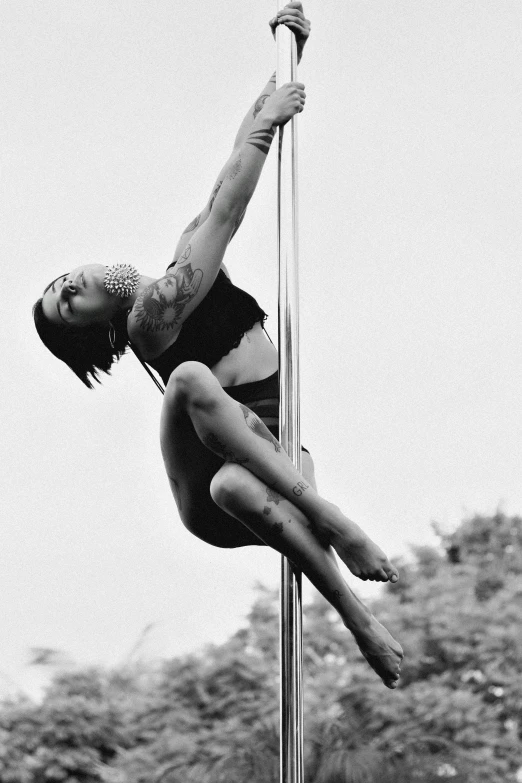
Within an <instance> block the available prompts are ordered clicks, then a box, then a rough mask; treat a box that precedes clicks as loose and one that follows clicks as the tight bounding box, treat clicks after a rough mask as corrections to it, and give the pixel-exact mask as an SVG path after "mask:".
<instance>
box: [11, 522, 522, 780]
mask: <svg viewBox="0 0 522 783" xmlns="http://www.w3.org/2000/svg"><path fill="white" fill-rule="evenodd" d="M439 539H440V547H439V548H433V547H417V548H415V549H413V550H412V553H411V557H410V558H408V560H405V561H404V562H403V563H402V567H401V580H400V582H399V583H398V584H397V585H394V586H386V587H385V588H384V590H383V592H382V595H381V598H380V599H379V600H378V601H376V602H375V604H374V606H373V609H374V612H375V614H376V615H377V616H378V617H379V619H380V620H381V621H382V622H383V623H384V624H385V625H386V626H387V627H388V628H389V629H390V630H391V631H392V633H393V634H394V635H396V636H397V638H398V639H399V640H400V641H401V643H402V644H403V647H404V648H405V653H406V658H405V663H404V667H403V676H402V680H401V686H400V687H399V689H397V690H396V691H389V690H387V689H385V688H384V687H383V685H382V683H381V682H380V680H379V679H378V677H377V676H376V675H375V674H374V672H372V671H371V670H370V669H369V668H368V666H367V664H366V662H365V661H364V660H363V658H362V656H361V654H360V652H359V651H358V649H357V647H356V645H355V644H354V642H353V640H352V639H351V637H350V635H349V634H348V633H347V631H346V629H345V628H344V627H343V625H342V623H341V622H340V620H339V618H338V617H337V615H336V614H335V612H334V611H333V610H332V609H331V607H330V606H329V604H327V603H326V601H324V600H323V599H322V598H320V597H318V598H317V599H316V600H315V601H314V602H313V603H312V604H311V605H309V606H307V607H306V608H305V623H304V627H305V633H304V666H305V683H306V689H305V738H306V758H305V770H306V776H307V781H308V783H388V782H389V783H391V781H397V780H400V781H401V783H415V781H423V782H424V783H425V782H426V781H427V782H428V783H435V781H440V780H441V779H444V778H451V780H452V781H453V782H454V783H471V782H472V781H473V783H505V782H506V781H516V783H520V779H522V778H521V775H520V770H521V769H522V751H521V743H520V740H521V738H522V680H521V678H520V671H521V669H522V636H521V634H520V630H519V629H520V627H521V624H522V600H521V599H522V585H521V583H520V573H521V572H522V520H521V519H520V518H519V517H512V518H508V517H506V516H504V515H503V514H501V513H500V512H499V513H497V514H495V515H494V516H492V517H484V516H476V517H473V518H472V519H469V520H465V521H464V522H463V523H462V524H461V525H460V526H459V528H458V529H457V530H456V531H455V532H454V533H452V534H451V535H448V534H444V535H443V534H442V533H441V532H440V531H439ZM277 613H278V608H277V598H276V596H275V594H274V593H272V592H271V591H267V590H263V589H260V593H259V597H258V600H257V601H256V603H255V605H254V607H253V608H252V610H251V612H250V615H249V617H248V622H247V625H246V626H245V628H242V629H241V630H239V631H238V632H237V633H235V634H234V635H233V636H232V637H231V638H230V639H229V640H228V641H227V642H226V643H225V644H222V645H215V646H211V647H208V648H207V649H206V650H204V651H202V652H201V653H199V654H197V655H195V654H193V655H189V656H184V657H181V658H176V659H173V660H170V661H167V662H164V663H163V664H162V665H161V666H152V665H149V666H145V665H144V664H138V663H134V664H132V665H131V664H130V663H129V664H128V665H126V666H123V667H120V668H119V669H117V670H114V671H101V670H99V669H86V670H82V671H67V672H64V673H62V674H61V675H59V676H57V677H55V678H54V680H53V682H52V684H51V686H50V688H49V689H48V691H47V693H46V695H45V697H44V699H43V701H42V703H41V704H39V705H36V704H33V703H31V702H29V701H28V700H24V699H20V700H19V701H17V702H10V703H4V705H3V706H2V708H1V709H0V783H43V782H44V781H45V783H55V782H56V783H57V782H58V781H67V782H68V783H69V782H70V783H98V782H101V781H104V782H105V783H191V781H194V782H195V781H197V783H207V781H208V783H210V782H212V783H244V781H245V780H248V781H249V783H277V780H278V751H279V748H278V744H279V743H278V732H279V718H278V676H279V675H278V663H277V656H278V619H277Z"/></svg>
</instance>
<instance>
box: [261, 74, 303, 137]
mask: <svg viewBox="0 0 522 783" xmlns="http://www.w3.org/2000/svg"><path fill="white" fill-rule="evenodd" d="M305 101H306V93H305V86H304V84H302V82H288V84H283V86H282V87H280V88H279V89H278V90H276V91H275V92H273V93H272V95H271V96H270V97H269V98H268V100H267V101H266V102H265V105H264V106H263V109H262V110H261V113H260V115H259V116H260V117H261V116H262V117H263V118H264V119H266V120H268V121H269V122H271V124H272V126H274V125H284V124H285V123H287V122H288V120H290V119H291V118H292V117H293V116H294V115H295V114H297V113H299V112H302V111H303V109H304V106H305Z"/></svg>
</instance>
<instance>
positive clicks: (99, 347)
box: [33, 299, 129, 389]
mask: <svg viewBox="0 0 522 783" xmlns="http://www.w3.org/2000/svg"><path fill="white" fill-rule="evenodd" d="M42 302H43V299H39V300H38V301H37V302H36V304H35V305H34V307H33V317H34V324H35V326H36V331H37V332H38V335H39V336H40V339H41V340H42V342H43V344H44V345H45V347H46V348H48V349H49V350H50V351H51V353H52V354H53V355H54V356H56V357H57V358H58V359H61V360H62V362H65V364H66V365H67V366H68V367H70V368H71V370H72V371H73V372H74V373H75V374H76V375H77V376H78V378H79V379H80V380H81V381H82V383H84V384H85V385H86V386H87V387H88V388H89V389H93V388H94V386H93V383H92V381H93V380H95V381H97V382H98V383H101V380H100V379H99V377H98V372H99V371H101V372H105V373H107V375H110V370H111V367H112V365H113V364H114V362H116V361H118V359H119V358H120V357H121V356H123V354H124V353H125V351H126V349H127V346H128V345H129V335H128V333H127V312H126V311H125V310H122V311H120V312H118V313H117V314H116V315H114V316H113V317H112V318H111V322H110V323H111V324H112V326H113V328H114V347H113V346H112V345H111V341H110V339H109V326H110V325H109V324H102V325H100V324H95V325H93V326H82V327H76V328H75V327H72V326H65V325H63V326H62V325H58V324H54V323H52V322H51V321H49V320H48V319H47V318H46V317H45V314H44V311H43V304H42Z"/></svg>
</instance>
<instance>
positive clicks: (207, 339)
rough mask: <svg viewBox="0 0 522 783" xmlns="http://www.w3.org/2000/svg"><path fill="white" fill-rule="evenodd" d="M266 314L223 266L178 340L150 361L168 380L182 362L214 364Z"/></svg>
mask: <svg viewBox="0 0 522 783" xmlns="http://www.w3.org/2000/svg"><path fill="white" fill-rule="evenodd" d="M266 318H267V315H266V313H265V312H264V310H262V309H261V307H259V305H258V303H257V302H256V300H255V299H254V297H253V296H250V294H247V292H246V291H243V289H242V288H238V287H237V286H235V285H233V283H232V282H231V281H230V280H229V278H228V277H227V276H226V274H225V273H224V272H223V270H221V269H220V270H219V273H218V276H217V277H216V280H215V281H214V285H213V286H212V288H211V289H210V291H209V292H208V294H207V295H206V296H205V298H204V299H202V300H201V302H200V303H199V305H198V306H197V307H196V309H195V310H194V311H193V312H192V313H191V314H190V315H189V316H188V318H187V320H186V321H185V322H184V324H183V326H182V327H181V330H180V332H179V335H178V337H177V340H176V342H174V343H173V344H172V345H170V346H169V347H168V348H167V349H166V350H165V351H163V353H162V354H161V355H160V356H158V357H157V358H156V359H151V360H149V361H147V364H150V366H151V367H153V368H154V369H155V370H156V371H157V372H158V373H159V374H160V376H161V378H162V379H163V382H164V383H165V384H166V383H167V381H168V379H169V377H170V374H171V372H172V371H173V370H175V369H176V367H177V366H178V365H180V364H181V363H182V362H187V361H195V362H202V363H203V364H206V365H207V367H213V366H214V365H215V364H217V363H218V361H219V360H220V359H222V358H223V356H226V354H227V353H229V352H230V351H231V350H232V349H233V348H237V347H238V345H239V343H240V342H241V340H242V338H243V336H244V335H245V333H246V332H248V331H249V330H250V329H252V327H253V326H254V324H256V323H261V324H263V323H264V322H265V319H266Z"/></svg>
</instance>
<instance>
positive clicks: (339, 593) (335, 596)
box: [332, 590, 343, 599]
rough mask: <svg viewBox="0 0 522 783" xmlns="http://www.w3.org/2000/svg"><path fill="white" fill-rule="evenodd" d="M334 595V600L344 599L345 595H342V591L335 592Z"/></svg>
mask: <svg viewBox="0 0 522 783" xmlns="http://www.w3.org/2000/svg"><path fill="white" fill-rule="evenodd" d="M332 595H333V597H334V598H337V599H339V598H342V597H343V593H341V591H340V590H334V591H333V594H332Z"/></svg>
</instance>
